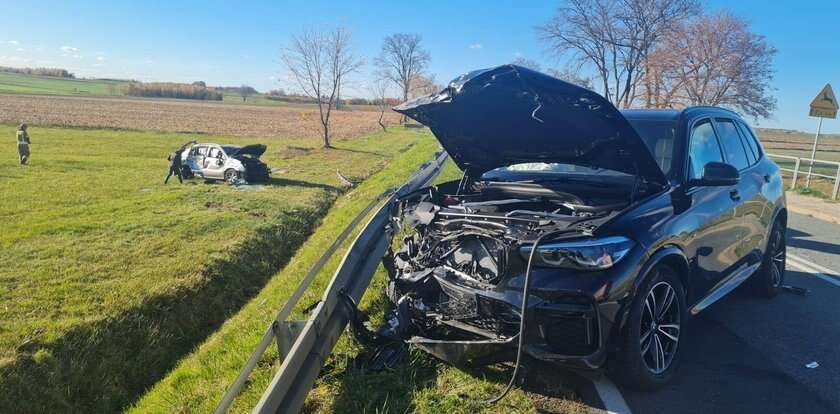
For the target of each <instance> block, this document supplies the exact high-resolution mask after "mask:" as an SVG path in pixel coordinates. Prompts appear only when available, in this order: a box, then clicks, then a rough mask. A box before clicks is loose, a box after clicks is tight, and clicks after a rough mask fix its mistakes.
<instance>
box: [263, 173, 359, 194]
mask: <svg viewBox="0 0 840 414" xmlns="http://www.w3.org/2000/svg"><path fill="white" fill-rule="evenodd" d="M266 184H268V185H273V186H291V187H303V188H318V189H322V190H327V191H329V192H331V193H335V194H338V193H340V192H341V191H342V190H341V189H340V188H338V187H334V186H331V185H328V184H321V183H313V182H309V181H303V180H293V179H289V178H280V177H271V178H270V179H269V181H268V182H267V183H266Z"/></svg>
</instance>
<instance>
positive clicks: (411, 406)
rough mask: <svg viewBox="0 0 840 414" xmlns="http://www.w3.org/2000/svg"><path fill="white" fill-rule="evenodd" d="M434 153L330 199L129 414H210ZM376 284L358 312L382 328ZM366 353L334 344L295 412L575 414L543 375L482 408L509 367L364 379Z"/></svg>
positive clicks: (255, 377) (417, 360)
mask: <svg viewBox="0 0 840 414" xmlns="http://www.w3.org/2000/svg"><path fill="white" fill-rule="evenodd" d="M435 147H436V143H434V141H431V140H429V141H428V142H423V143H422V145H418V146H415V147H414V148H413V149H411V150H410V151H408V152H406V153H405V154H404V155H403V156H402V157H401V158H399V159H397V160H396V161H395V162H394V163H392V165H389V166H388V167H387V168H386V169H385V170H383V171H382V172H380V173H378V174H376V175H374V176H373V177H371V178H370V179H368V180H367V181H365V182H364V183H363V184H362V185H361V186H360V187H359V188H358V189H356V190H354V191H353V192H351V193H349V194H348V195H347V196H345V197H342V198H341V199H339V200H338V202H337V203H336V204H335V205H334V206H333V207H332V209H331V210H330V212H329V214H328V215H327V216H326V218H325V219H324V221H323V224H322V225H321V226H320V227H319V228H318V229H317V231H316V232H315V233H314V234H313V236H312V237H310V238H309V240H307V242H306V243H305V244H304V245H303V247H302V248H301V249H300V250H299V251H298V253H297V254H296V255H295V257H294V258H293V259H292V260H291V262H290V263H289V265H288V266H286V267H285V268H284V269H283V270H282V271H281V272H279V273H278V274H277V275H275V276H274V277H273V278H272V279H271V280H270V281H269V282H268V284H267V285H266V287H265V288H264V289H263V291H262V292H260V293H259V295H257V296H256V297H255V298H254V299H252V300H251V301H250V302H249V303H248V305H246V306H245V307H243V308H242V310H241V311H240V312H239V313H238V314H237V315H235V316H234V317H232V318H231V319H229V320H228V321H227V322H226V323H225V324H224V325H223V326H222V328H221V329H219V331H217V332H216V333H215V334H214V335H213V336H211V337H210V338H209V339H208V340H207V341H206V342H205V343H204V344H202V345H201V346H200V347H199V348H198V349H197V350H196V351H195V352H194V353H193V354H192V355H190V356H189V357H187V358H185V359H184V360H182V361H181V362H180V363H179V364H178V367H177V368H176V369H174V370H173V371H172V372H171V373H170V374H169V375H168V376H167V377H166V378H165V379H164V380H163V381H161V382H160V383H158V384H157V385H156V386H155V387H154V388H153V389H152V390H151V391H150V392H149V393H148V394H146V395H145V396H144V397H143V398H142V399H141V400H140V401H139V402H138V403H137V404H136V405H135V406H134V407H133V408H132V410H131V412H134V413H148V412H158V413H169V412H211V411H212V410H213V409H214V408H215V407H216V405H217V404H218V402H219V401H220V399H221V397H222V395H223V393H224V390H225V388H226V387H227V386H228V385H229V384H230V383H231V382H232V381H233V379H234V378H235V377H236V375H237V373H238V372H239V369H240V368H241V367H242V365H243V364H244V363H245V361H246V360H247V358H248V356H249V355H250V352H251V351H252V350H253V349H254V347H255V346H256V344H257V343H258V342H259V340H260V338H261V336H262V333H263V332H264V330H265V328H266V326H267V325H268V324H269V323H270V321H271V320H273V318H274V315H275V313H276V311H277V310H278V309H279V308H280V307H282V305H283V304H284V303H285V301H286V299H287V298H288V297H289V296H290V295H291V293H292V291H293V290H294V289H295V288H296V286H297V285H298V283H299V282H300V280H301V279H302V278H303V277H304V275H305V273H306V271H307V270H308V269H309V267H310V266H311V265H312V264H313V263H314V262H315V261H316V260H317V259H318V257H319V256H320V254H321V252H322V251H323V250H324V249H326V247H327V246H328V245H329V244H330V243H331V242H332V240H334V238H335V236H336V235H337V234H338V233H339V232H341V231H342V229H343V228H344V227H345V226H346V225H347V224H348V223H349V222H350V221H351V220H352V218H353V217H354V216H355V215H356V214H358V212H359V211H361V209H362V208H364V206H365V205H366V204H367V202H368V201H369V200H370V199H371V197H374V196H375V195H377V194H379V193H381V192H382V191H383V190H384V189H386V188H389V187H392V186H396V185H399V184H401V183H402V182H404V181H405V180H406V179H407V178H408V177H409V176H410V174H411V172H412V171H414V169H415V168H416V167H417V165H419V164H420V163H421V162H422V161H424V160H427V159H429V158H430V157H431V154H432V152H433V150H434V148H435ZM459 174H460V173H459V171H458V170H457V168H455V167H454V165H453V164H452V163H449V164H447V167H446V169H445V170H444V172H443V173H442V175H441V177H440V178H439V179H438V180H439V181H440V180H447V179H452V178H453V177H454V178H457V177H459ZM351 239H352V238H351ZM347 244H349V243H345V246H343V247H342V251H340V252H339V253H338V254H336V255H335V256H334V257H333V259H332V260H331V261H330V262H329V263H328V265H327V266H325V267H324V269H323V270H322V271H321V273H320V274H319V275H318V277H317V278H316V280H315V281H314V282H313V284H312V287H311V288H310V289H309V291H308V292H307V294H306V296H305V297H304V298H303V299H302V300H301V301H300V303H299V305H298V308H297V309H296V310H295V312H294V313H293V316H292V317H293V318H296V319H305V318H306V315H305V314H304V313H303V309H305V308H306V307H308V306H310V305H312V304H314V303H316V302H317V301H318V300H319V299H320V297H321V295H322V293H323V289H324V288H325V287H326V283H327V282H328V281H329V279H330V277H331V276H332V274H333V273H334V271H335V269H336V267H337V266H338V264H339V261H340V259H341V257H342V254H343V251H344V250H345V249H346V247H347ZM384 282H385V273H384V270H383V269H382V268H381V267H380V269H379V270H378V271H377V273H376V275H375V277H374V282H373V283H372V285H371V286H370V288H369V289H368V291H367V292H366V294H365V297H364V298H363V300H362V303H361V304H360V308H361V309H362V310H364V311H365V312H367V313H368V314H369V315H370V318H371V321H372V322H373V323H374V324H376V323H379V322H381V321H382V320H383V317H384V314H385V311H386V309H387V308H388V301H387V299H386V298H385V296H384V294H383V289H384ZM373 352H374V350H373V349H370V348H366V347H364V346H361V345H359V344H358V343H356V342H355V341H354V340H353V339H352V337H351V336H349V335H347V334H345V335H343V336H342V338H341V339H340V341H339V343H338V345H337V346H336V348H335V349H334V352H333V353H332V355H331V356H330V357H329V358H328V360H327V362H326V365H325V367H324V368H323V369H322V371H321V376H320V377H319V379H318V381H317V382H316V384H315V387H314V389H313V390H312V392H310V394H309V397H308V399H307V402H306V405H305V408H304V411H305V412H324V413H328V412H339V413H363V412H369V413H375V412H382V413H404V412H421V413H439V412H452V413H468V412H535V411H536V410H537V409H550V410H553V411H555V412H582V411H583V410H584V408H583V406H582V405H580V404H578V403H576V402H575V401H574V394H573V392H572V391H571V390H570V388H569V386H568V382H567V379H564V378H558V377H556V376H550V375H549V376H550V377H551V378H550V379H549V380H546V378H545V377H546V375H547V374H546V372H544V371H543V372H540V373H538V374H536V376H537V377H541V378H538V379H537V380H536V381H531V383H538V384H551V385H549V386H545V385H543V386H542V387H541V388H540V386H537V389H535V388H533V387H531V388H529V390H530V391H522V390H519V389H515V390H514V391H513V392H512V393H511V394H510V395H509V396H508V397H507V398H506V399H505V400H503V401H502V402H501V403H499V404H496V405H488V404H486V403H485V402H484V401H485V400H486V399H487V398H489V397H491V396H493V395H495V394H496V393H498V392H500V391H501V390H502V388H503V386H504V384H505V383H506V381H507V379H508V378H509V375H510V372H511V370H510V368H509V367H490V368H485V369H476V370H469V371H467V370H462V369H459V368H456V367H452V366H449V365H446V364H443V363H440V362H438V361H436V360H434V359H433V358H431V357H430V356H428V355H426V354H424V353H422V352H420V351H417V350H412V351H411V353H410V356H409V357H408V358H406V359H405V360H403V361H402V362H401V363H400V364H399V365H398V366H397V367H396V369H395V370H394V371H390V372H381V373H372V372H368V371H366V370H365V369H364V362H365V361H366V360H367V359H368V358H369V357H370V355H371V354H372V353H373ZM278 365H279V363H278V355H277V352H276V349H275V348H274V347H270V348H269V350H268V352H267V353H266V355H265V356H264V357H263V359H262V361H261V363H260V364H259V365H258V367H257V369H256V370H255V372H254V374H252V376H251V378H250V381H249V382H248V383H247V385H246V388H245V389H244V390H243V392H242V393H241V394H240V395H239V397H238V398H237V399H236V400H235V402H234V405H233V407H232V409H231V412H248V411H250V410H251V408H253V406H254V405H255V404H256V402H257V401H258V400H259V397H260V395H261V393H262V391H263V389H265V387H266V385H267V384H268V382H269V381H270V379H271V377H272V375H273V374H274V372H276V369H277V368H278Z"/></svg>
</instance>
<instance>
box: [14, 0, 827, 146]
mask: <svg viewBox="0 0 840 414" xmlns="http://www.w3.org/2000/svg"><path fill="white" fill-rule="evenodd" d="M2 3H3V4H2V9H3V11H4V12H3V13H2V15H0V65H9V66H56V67H64V68H67V69H69V70H71V71H73V72H75V73H77V75H79V76H96V77H116V78H134V79H140V80H170V81H182V82H188V81H194V80H204V81H206V82H207V83H208V84H213V85H239V84H242V83H246V84H250V85H253V86H255V87H256V88H257V89H260V90H267V89H272V88H277V87H286V88H288V87H289V86H290V85H289V84H288V83H287V81H286V80H284V78H285V75H284V71H283V68H282V67H281V65H280V64H279V62H278V60H279V59H278V55H279V51H280V49H281V48H282V47H283V46H284V45H285V44H286V42H287V41H288V39H289V36H290V35H291V34H293V33H295V32H297V31H299V30H300V29H302V28H303V27H306V26H313V25H318V26H325V27H332V26H336V25H343V26H346V27H348V28H349V29H350V30H351V31H352V32H353V36H354V40H355V46H356V49H357V51H358V52H359V53H360V54H361V55H363V56H364V57H365V58H366V60H367V61H368V63H370V62H371V61H372V59H373V57H374V56H376V54H377V53H378V51H379V46H380V44H381V41H382V38H383V37H384V36H386V35H388V34H391V33H395V32H408V33H420V34H422V35H423V39H424V43H425V46H426V48H427V49H428V50H429V51H430V52H431V55H432V64H431V68H430V69H431V72H432V73H434V74H435V75H436V77H437V79H438V81H439V82H444V81H448V80H449V79H451V78H453V77H455V76H457V75H458V74H460V73H462V72H465V71H467V70H471V69H475V68H481V67H488V66H493V65H497V64H501V63H506V62H509V61H511V60H513V59H515V58H516V57H517V56H520V55H521V56H524V57H526V58H529V59H533V60H536V61H538V62H541V63H542V64H543V65H544V66H549V65H555V66H559V65H561V64H560V63H559V62H557V61H556V60H554V59H553V58H552V57H550V56H547V55H546V54H545V53H544V50H543V47H542V45H541V44H540V42H539V41H538V39H537V36H536V34H535V31H534V27H535V26H536V25H539V24H541V23H543V22H544V21H546V20H547V19H548V18H549V17H550V15H551V14H552V13H553V12H554V9H555V8H556V6H557V4H558V3H557V2H555V1H544V2H531V1H474V0H469V1H458V2H444V1H423V2H420V1H394V0H390V1H381V2H361V1H332V2H327V1H320V0H306V1H276V0H275V1H261V2H256V1H255V2H244V1H243V2H241V3H243V4H242V5H239V4H236V3H237V2H233V1H206V2H198V1H195V2H186V1H177V0H169V1H155V0H149V1H144V2H139V1H136V2H131V3H129V2H123V1H114V2H92V1H73V2H64V1H45V0H42V1H33V2H29V1H23V0H2ZM417 5H422V6H423V7H417ZM705 7H706V9H707V10H718V9H721V8H727V9H729V10H731V11H732V12H734V13H735V14H737V15H739V16H742V17H745V18H746V19H748V20H749V21H750V22H751V23H752V29H753V30H754V31H755V32H757V33H760V34H763V35H765V36H766V37H767V39H768V40H769V41H770V43H771V44H772V45H773V46H775V47H776V48H777V49H778V50H779V53H778V55H777V57H776V60H775V69H776V79H775V81H774V86H775V88H776V91H775V96H776V98H777V99H778V101H779V106H778V110H777V111H776V113H775V114H774V117H773V118H772V119H769V120H761V121H760V122H759V124H760V125H761V126H767V127H778V128H791V129H800V130H806V131H813V130H815V129H816V124H817V120H816V119H814V118H809V117H808V116H807V112H808V104H809V103H810V100H811V99H812V98H813V97H814V96H815V95H816V94H817V92H819V90H820V89H821V88H822V86H823V85H824V84H825V83H826V82H832V83H833V84H834V86H835V87H837V88H840V1H838V0H820V1H797V2H793V1H767V0H739V1H724V0H710V1H707V2H706V3H705ZM370 72H372V67H371V66H370V65H368V66H367V67H366V68H365V69H364V73H363V74H362V75H361V76H359V77H358V82H357V92H356V94H358V95H362V94H364V92H363V89H364V87H363V85H364V84H365V82H366V81H367V79H368V78H369V74H370ZM838 92H839V93H840V90H838ZM823 129H824V130H827V131H829V132H840V121H837V120H827V121H826V122H825V124H824V126H823Z"/></svg>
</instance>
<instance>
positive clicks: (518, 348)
mask: <svg viewBox="0 0 840 414" xmlns="http://www.w3.org/2000/svg"><path fill="white" fill-rule="evenodd" d="M568 232H569V230H554V231H550V232H548V233H544V234H542V235H540V236H539V237H537V239H536V240H535V241H534V245H533V246H532V247H531V253H530V254H528V265H527V266H526V267H525V280H524V282H523V286H522V309H521V310H520V311H519V340H518V343H517V346H516V363H515V365H514V366H513V374H512V375H511V376H510V381H509V382H508V384H507V386H506V387H505V389H504V391H502V393H501V394H499V395H497V396H496V397H493V398H491V399H489V400H487V402H488V403H490V404H494V403H496V402H499V401H501V399H502V398H505V396H506V395H507V394H508V393H509V392H510V390H511V389H512V388H513V384H514V383H516V377H517V376H518V375H519V367H520V366H521V362H522V348H523V347H524V346H525V316H526V311H527V310H528V295H529V293H530V291H531V268H532V266H533V263H534V255H535V254H536V252H537V248H538V247H539V245H540V243H542V241H543V240H544V239H546V238H548V237H552V236H556V235H558V234H562V233H568Z"/></svg>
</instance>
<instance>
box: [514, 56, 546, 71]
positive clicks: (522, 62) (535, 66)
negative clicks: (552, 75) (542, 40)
mask: <svg viewBox="0 0 840 414" xmlns="http://www.w3.org/2000/svg"><path fill="white" fill-rule="evenodd" d="M510 63H513V64H514V65H516V66H522V67H523V68H528V69H531V70H535V71H537V72H542V70H543V69H542V65H540V64H539V62H537V61H535V60H533V59H528V58H525V57H522V56H519V57H517V58H516V59H514V60H513V62H510Z"/></svg>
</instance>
